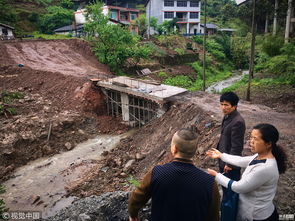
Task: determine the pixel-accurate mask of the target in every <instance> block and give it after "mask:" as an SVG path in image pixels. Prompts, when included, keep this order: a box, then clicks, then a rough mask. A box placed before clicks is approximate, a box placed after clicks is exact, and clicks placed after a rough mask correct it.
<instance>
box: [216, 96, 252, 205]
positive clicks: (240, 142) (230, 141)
mask: <svg viewBox="0 0 295 221" xmlns="http://www.w3.org/2000/svg"><path fill="white" fill-rule="evenodd" d="M238 102H239V97H238V96H237V95H236V94H235V93H233V92H226V93H224V94H222V95H221V96H220V109H221V111H222V112H223V114H224V117H223V120H222V124H221V135H220V139H219V143H218V145H217V149H218V150H219V151H220V152H222V153H228V154H232V155H239V156H241V155H242V151H243V146H244V135H245V130H246V126H245V121H244V118H243V117H242V116H241V115H240V113H239V112H238V111H237V106H238ZM219 170H220V172H221V173H224V175H225V176H227V177H228V178H230V179H233V180H239V179H240V178H241V168H239V167H236V166H233V165H229V164H226V163H224V162H223V161H221V160H219ZM223 190H224V191H223V200H224V199H225V198H224V197H225V196H226V192H225V191H226V189H225V188H224V189H223Z"/></svg>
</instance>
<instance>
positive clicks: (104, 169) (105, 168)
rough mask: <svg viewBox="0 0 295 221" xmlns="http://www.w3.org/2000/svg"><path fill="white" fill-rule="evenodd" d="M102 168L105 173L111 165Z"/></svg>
mask: <svg viewBox="0 0 295 221" xmlns="http://www.w3.org/2000/svg"><path fill="white" fill-rule="evenodd" d="M100 170H101V171H102V172H105V173H106V172H107V171H108V170H109V167H103V168H101V169H100Z"/></svg>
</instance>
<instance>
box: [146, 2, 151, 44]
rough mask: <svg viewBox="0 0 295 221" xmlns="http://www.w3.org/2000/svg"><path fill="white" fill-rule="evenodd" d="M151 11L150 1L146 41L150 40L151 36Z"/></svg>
mask: <svg viewBox="0 0 295 221" xmlns="http://www.w3.org/2000/svg"><path fill="white" fill-rule="evenodd" d="M151 10H152V0H150V2H149V21H148V33H147V34H148V39H150V35H151Z"/></svg>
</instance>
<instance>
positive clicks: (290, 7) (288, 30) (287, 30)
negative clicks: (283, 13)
mask: <svg viewBox="0 0 295 221" xmlns="http://www.w3.org/2000/svg"><path fill="white" fill-rule="evenodd" d="M291 11H292V0H289V1H288V11H287V18H286V30H285V43H288V42H289V36H290V23H291Z"/></svg>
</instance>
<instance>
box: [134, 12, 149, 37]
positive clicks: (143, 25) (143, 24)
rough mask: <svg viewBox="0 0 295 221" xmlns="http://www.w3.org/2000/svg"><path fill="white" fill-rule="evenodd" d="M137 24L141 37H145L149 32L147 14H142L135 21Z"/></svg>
mask: <svg viewBox="0 0 295 221" xmlns="http://www.w3.org/2000/svg"><path fill="white" fill-rule="evenodd" d="M135 24H136V25H137V26H138V30H139V34H140V36H142V37H143V36H144V35H145V34H146V31H147V26H148V21H147V18H146V16H145V14H141V15H139V16H138V18H137V19H136V21H135Z"/></svg>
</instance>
